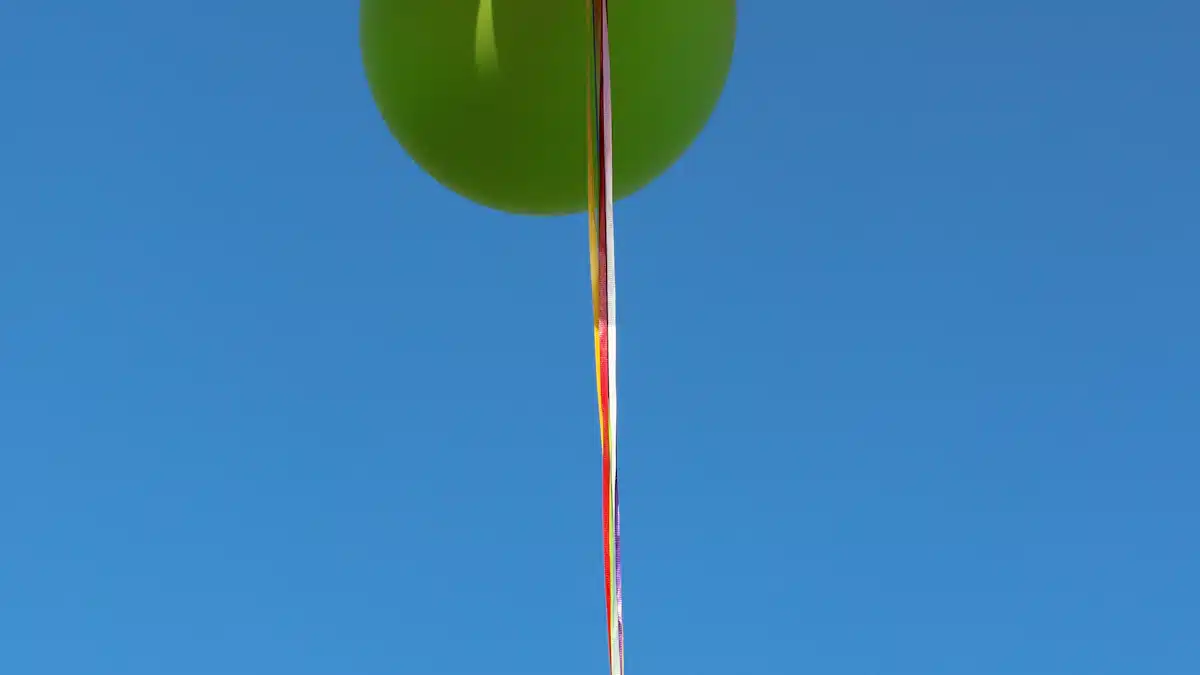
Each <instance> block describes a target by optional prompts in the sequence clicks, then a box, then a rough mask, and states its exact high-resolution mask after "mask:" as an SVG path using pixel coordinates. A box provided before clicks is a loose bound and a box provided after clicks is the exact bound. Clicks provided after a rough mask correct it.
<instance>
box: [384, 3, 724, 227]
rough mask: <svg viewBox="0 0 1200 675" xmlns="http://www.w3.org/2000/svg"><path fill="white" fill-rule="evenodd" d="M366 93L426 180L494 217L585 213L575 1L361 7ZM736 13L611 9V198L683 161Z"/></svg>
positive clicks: (583, 18)
mask: <svg viewBox="0 0 1200 675" xmlns="http://www.w3.org/2000/svg"><path fill="white" fill-rule="evenodd" d="M361 9H362V13H361V19H360V21H361V24H360V30H361V47H362V53H363V61H364V65H365V67H366V74H367V81H368V83H369V84H370V87H371V92H372V95H373V96H374V98H375V102H376V103H377V105H378V106H379V109H380V111H381V112H382V114H383V119H384V121H385V122H386V123H387V125H388V128H389V129H390V130H391V132H392V134H393V135H394V136H395V137H396V139H397V140H399V141H400V144H401V145H402V146H403V147H404V148H405V149H406V150H407V151H408V153H409V154H410V155H411V156H412V158H413V159H414V160H416V162H417V164H419V165H420V166H421V167H423V168H424V169H425V170H426V171H428V172H429V173H430V175H432V176H433V177H434V178H435V179H437V180H438V181H439V182H440V183H442V184H443V185H445V186H447V187H449V188H450V189H452V190H454V191H455V192H457V193H459V194H461V195H463V196H464V197H467V198H468V199H471V200H473V201H475V202H478V203H480V204H483V205H485V206H489V207H492V208H495V209H499V210H502V211H509V212H514V213H525V214H564V213H572V212H578V211H581V210H583V209H585V208H586V207H587V170H588V164H587V162H588V160H587V151H588V146H587V123H588V115H589V114H591V113H590V110H589V108H588V102H587V101H588V90H589V86H590V85H589V82H590V80H589V75H588V72H589V71H588V59H589V56H590V51H591V48H592V40H591V34H590V32H589V28H588V18H589V15H588V7H587V3H586V2H585V1H584V0H362V8H361ZM736 15H737V12H736V8H735V0H609V43H610V49H611V67H612V98H613V101H612V106H613V118H612V119H613V122H612V124H613V173H614V177H613V191H614V193H615V196H616V198H618V199H620V198H622V197H625V196H628V195H630V194H632V193H634V192H636V191H637V190H640V189H641V188H643V187H645V186H646V185H647V184H649V183H650V182H651V181H652V180H654V179H655V178H656V177H657V176H658V175H659V174H661V173H662V172H664V171H666V170H667V168H668V167H670V166H671V165H672V164H673V163H674V162H675V161H676V160H677V159H678V158H679V157H680V156H681V155H682V154H683V153H684V151H685V150H686V149H687V147H688V146H689V145H690V144H691V143H692V141H693V140H694V139H695V138H696V136H697V135H698V134H699V133H700V131H701V129H703V128H704V125H705V124H706V123H707V121H708V118H709V116H710V115H711V114H712V111H713V109H714V108H715V107H716V104H717V100H718V99H719V98H720V96H721V90H722V89H723V88H724V85H725V80H726V77H727V76H728V74H729V68H730V65H731V63H732V60H733V46H734V34H735V32H736V23H737V19H736Z"/></svg>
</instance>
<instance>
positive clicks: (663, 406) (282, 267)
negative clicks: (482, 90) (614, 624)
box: [0, 0, 1200, 675]
mask: <svg viewBox="0 0 1200 675" xmlns="http://www.w3.org/2000/svg"><path fill="white" fill-rule="evenodd" d="M356 21H357V17H356V6H355V4H354V3H353V2H322V3H317V2H304V1H293V2H282V1H281V0H236V1H235V0H210V1H209V2H204V3H190V2H150V1H149V0H108V1H107V2H93V1H90V0H89V1H87V2H85V1H84V0H62V1H61V2H54V3H47V2H35V1H34V0H7V1H6V2H3V3H0V82H3V83H4V92H5V94H4V98H3V102H2V105H0V178H2V180H0V672H4V673H6V674H12V675H87V674H90V673H96V674H101V673H105V674H107V673H114V674H118V675H260V674H268V673H287V674H288V675H382V674H385V673H386V674H395V673H402V674H409V673H411V674H414V675H416V674H420V675H460V674H461V675H508V674H518V673H519V674H520V675H541V674H545V675H573V674H579V675H587V674H600V673H604V672H606V671H605V669H606V667H607V665H606V656H605V644H604V633H603V632H604V608H603V590H602V589H603V583H602V576H601V574H602V571H601V566H600V543H601V542H600V512H599V503H600V501H599V500H600V491H599V480H600V476H599V452H598V442H597V431H596V426H597V423H596V413H595V404H594V399H593V397H594V395H595V394H594V391H595V390H594V384H593V381H592V377H593V366H592V362H591V359H592V344H591V309H590V305H589V288H588V269H587V254H586V242H587V235H586V228H585V224H584V222H583V220H582V219H580V218H565V219H528V218H519V217H513V216H506V215H502V214H497V213H493V212H490V211H487V210H484V209H482V208H479V207H476V206H474V205H472V204H470V203H467V202H465V201H463V200H461V199H460V198H458V197H456V196H455V195H453V194H451V193H449V192H447V191H445V190H444V189H442V188H441V187H439V186H438V185H437V184H435V183H434V182H433V181H432V180H431V179H429V178H428V177H426V176H425V175H423V174H422V173H421V172H420V171H419V169H417V168H416V167H415V166H414V165H413V164H412V163H411V162H410V161H409V160H408V159H407V158H406V156H405V155H404V154H403V152H402V151H401V149H400V148H399V147H398V146H397V145H396V144H395V143H394V142H393V141H392V140H391V139H390V138H389V136H388V134H387V132H386V130H385V128H384V126H383V124H382V123H381V122H380V121H379V119H378V115H377V114H376V111H375V109H374V107H373V104H372V102H371V100H370V97H369V94H368V92H367V89H366V86H365V82H364V79H363V76H362V72H361V66H360V63H359V56H358V52H357V43H356V39H357V35H356ZM1198 24H1200V5H1197V4H1196V3H1194V2H1184V1H1183V0H1174V1H1169V0H1147V1H1143V2H1138V3H1134V2H1115V1H1112V0H1092V1H1089V2H1083V1H1082V0H1078V1H1076V0H1071V1H1068V0H1037V1H1034V0H1013V1H1010V2H1005V3H966V2H948V1H946V2H917V3H898V2H891V3H889V2H880V1H877V0H857V1H852V2H840V3H798V2H781V1H774V0H759V1H758V2H742V3H741V7H740V34H739V44H738V51H737V56H736V63H735V66H734V71H733V73H732V76H731V80H730V82H729V87H728V90H727V92H726V95H725V97H724V99H723V101H722V103H721V106H720V108H719V110H718V111H717V113H716V115H715V116H714V118H713V120H712V123H711V125H710V126H709V128H708V129H707V130H706V131H705V132H704V134H703V136H702V137H701V138H700V140H699V141H698V142H697V144H696V145H695V146H694V147H693V149H692V150H691V152H690V153H689V154H688V155H687V156H686V158H685V159H684V160H683V161H682V162H680V163H679V164H678V165H677V166H676V167H675V168H673V169H672V170H671V171H670V172H669V173H668V174H667V175H665V176H664V177H663V178H662V179H661V180H659V181H658V182H657V183H655V184H654V185H653V186H651V187H650V188H649V189H647V190H646V191H645V192H643V193H641V194H639V195H637V196H636V197H634V198H632V199H630V200H628V201H626V202H623V203H621V204H620V205H619V207H618V210H617V218H618V242H617V246H618V256H619V259H618V274H619V278H618V283H619V287H620V294H621V295H620V302H621V305H620V310H619V320H620V322H621V336H622V340H623V342H622V344H621V358H622V362H621V378H622V379H621V406H622V407H621V411H622V414H621V423H622V428H621V439H622V444H623V445H622V447H623V453H622V461H623V465H622V481H623V482H622V498H623V507H624V508H623V516H624V518H623V521H624V522H623V525H624V526H625V536H624V544H625V564H626V570H625V586H626V589H625V590H626V596H627V597H626V618H627V650H628V670H629V672H630V673H631V675H664V674H667V673H670V674H680V675H683V674H686V675H704V674H707V673H712V674H714V675H716V674H720V675H742V674H743V673H747V674H748V673H764V674H779V675H793V674H796V673H820V674H822V675H908V674H911V675H1109V674H1112V675H1118V674H1119V675H1194V674H1195V673H1198V672H1200V638H1198V637H1197V632H1196V627H1197V626H1198V625H1200V575H1198V574H1197V570H1200V537H1197V536H1196V522H1197V520H1198V519H1200V489H1198V485H1200V459H1198V458H1197V449H1200V384H1198V380H1200V318H1198V317H1200V314H1198V313H1197V312H1196V311H1195V306H1196V302H1197V300H1196V297H1197V292H1198V291H1200V265H1198V264H1197V262H1196V261H1197V257H1198V255H1200V229H1198V227H1197V226H1198V225H1200V201H1198V200H1197V196H1196V195H1197V187H1198V185H1200V132H1198V131H1197V126H1196V121H1197V120H1200V89H1197V87H1196V73H1195V67H1196V64H1197V63H1200V42H1198V41H1197V40H1196V39H1195V27H1196V26H1197V25H1198Z"/></svg>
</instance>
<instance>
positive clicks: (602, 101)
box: [587, 0, 625, 675]
mask: <svg viewBox="0 0 1200 675" xmlns="http://www.w3.org/2000/svg"><path fill="white" fill-rule="evenodd" d="M587 3H588V8H589V10H590V12H589V17H590V23H591V33H592V51H591V58H590V59H589V63H588V71H589V80H590V83H591V86H590V87H589V91H588V108H589V115H588V239H589V243H590V245H591V268H592V312H593V317H594V322H595V336H596V390H597V400H598V401H599V407H600V456H601V465H602V471H603V478H602V489H603V497H602V507H601V508H602V517H603V532H604V590H605V604H606V606H607V610H608V662H609V672H610V675H624V673H625V630H624V623H623V620H622V613H621V513H620V504H619V499H618V489H617V328H616V321H615V313H616V302H617V293H616V281H615V277H614V275H613V213H612V210H613V190H612V184H613V162H612V83H611V77H610V76H611V68H610V65H611V64H610V59H609V45H608V0H587Z"/></svg>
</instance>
